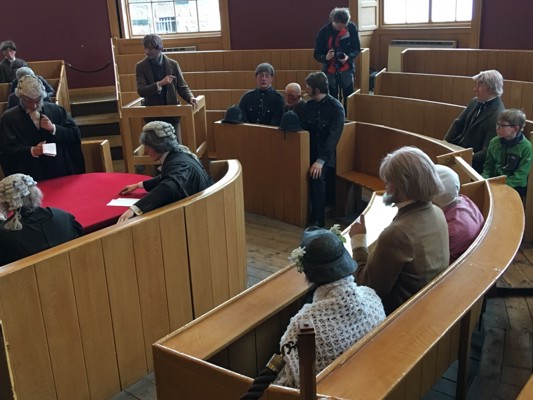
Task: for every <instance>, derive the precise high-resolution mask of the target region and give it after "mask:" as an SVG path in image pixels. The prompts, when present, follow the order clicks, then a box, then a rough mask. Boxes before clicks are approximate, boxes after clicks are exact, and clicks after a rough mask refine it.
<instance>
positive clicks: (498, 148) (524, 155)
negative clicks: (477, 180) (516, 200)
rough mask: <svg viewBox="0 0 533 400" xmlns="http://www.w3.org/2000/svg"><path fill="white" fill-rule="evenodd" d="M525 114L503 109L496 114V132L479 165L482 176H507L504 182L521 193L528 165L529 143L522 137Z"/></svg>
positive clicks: (529, 162) (522, 194) (524, 188)
mask: <svg viewBox="0 0 533 400" xmlns="http://www.w3.org/2000/svg"><path fill="white" fill-rule="evenodd" d="M525 124H526V115H525V114H524V113H523V112H522V111H520V110H517V109H512V108H510V109H507V110H504V111H502V112H500V113H499V114H498V118H497V120H496V133H497V134H498V136H496V137H494V138H492V140H491V141H490V143H489V147H488V150H487V157H486V159H485V164H484V165H483V173H482V174H481V175H482V176H483V177H484V178H491V177H494V176H500V175H505V176H507V184H508V185H509V186H511V187H512V188H514V189H516V191H518V193H520V195H521V196H524V195H525V193H526V190H527V178H528V175H529V170H530V168H531V158H532V150H531V142H530V141H529V140H528V139H527V138H526V137H525V136H524V133H523V129H524V126H525Z"/></svg>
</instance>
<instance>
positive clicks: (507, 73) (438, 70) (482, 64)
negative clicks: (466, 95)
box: [402, 49, 533, 82]
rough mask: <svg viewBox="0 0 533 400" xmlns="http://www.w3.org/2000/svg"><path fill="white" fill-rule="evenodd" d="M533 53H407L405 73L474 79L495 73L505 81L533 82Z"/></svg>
mask: <svg viewBox="0 0 533 400" xmlns="http://www.w3.org/2000/svg"><path fill="white" fill-rule="evenodd" d="M532 63H533V51H531V50H489V49H405V50H404V51H403V52H402V72H418V73H423V74H443V75H463V76H474V75H476V74H478V73H479V72H480V71H484V70H488V69H496V70H498V71H500V73H501V74H502V75H503V77H504V78H505V79H511V80H515V81H525V82H533V71H532V70H531V68H530V67H529V66H530V65H531V64H532Z"/></svg>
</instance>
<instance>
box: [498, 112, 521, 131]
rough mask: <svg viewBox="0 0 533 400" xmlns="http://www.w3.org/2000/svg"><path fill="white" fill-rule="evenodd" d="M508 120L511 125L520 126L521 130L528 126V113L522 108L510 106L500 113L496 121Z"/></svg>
mask: <svg viewBox="0 0 533 400" xmlns="http://www.w3.org/2000/svg"><path fill="white" fill-rule="evenodd" d="M502 121H505V122H508V123H509V124H511V125H514V126H519V127H520V130H522V129H524V127H525V126H526V114H525V113H524V112H523V111H522V110H518V109H516V108H508V109H507V110H503V111H501V112H500V113H499V114H498V118H497V120H496V122H498V123H500V122H502Z"/></svg>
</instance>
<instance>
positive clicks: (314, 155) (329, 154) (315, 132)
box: [302, 72, 344, 227]
mask: <svg viewBox="0 0 533 400" xmlns="http://www.w3.org/2000/svg"><path fill="white" fill-rule="evenodd" d="M305 83H306V89H305V91H306V93H307V94H308V95H309V98H310V99H311V100H309V101H308V102H307V103H306V107H305V117H304V120H303V121H302V128H303V129H305V130H307V131H309V147H310V156H309V160H310V162H311V166H310V168H309V186H310V189H311V190H310V194H311V219H310V221H311V222H310V225H314V226H318V227H323V226H324V218H325V209H326V180H327V179H334V174H333V173H332V172H333V171H334V168H335V165H336V149H337V143H338V142H339V139H340V137H341V134H342V130H343V128H344V108H343V107H342V104H341V103H340V102H339V101H338V100H337V99H335V98H333V97H332V96H331V95H329V94H328V78H327V77H326V75H325V74H324V73H323V72H313V73H311V74H309V75H308V76H307V78H305Z"/></svg>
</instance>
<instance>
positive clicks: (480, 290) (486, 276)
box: [154, 143, 524, 400]
mask: <svg viewBox="0 0 533 400" xmlns="http://www.w3.org/2000/svg"><path fill="white" fill-rule="evenodd" d="M405 144H409V143H405ZM451 158H453V156H451ZM463 166H464V165H463ZM465 168H467V169H468V168H471V167H469V166H465ZM465 174H466V175H468V173H467V172H465ZM462 192H463V193H465V194H467V195H468V196H470V197H471V198H472V199H473V200H474V201H475V202H476V203H477V204H478V206H479V207H480V209H481V210H482V211H483V214H484V215H485V218H486V222H485V226H484V227H483V229H482V231H481V233H480V235H479V237H478V238H477V239H476V240H475V241H474V243H473V244H472V246H471V247H470V248H469V249H468V250H467V251H466V252H465V253H464V254H463V255H462V256H461V257H460V258H459V259H458V260H456V261H455V262H454V263H453V264H452V265H451V266H450V268H448V269H447V270H445V271H444V272H443V273H442V274H441V275H439V276H438V277H437V278H435V279H434V280H433V281H432V282H430V283H429V284H428V285H427V286H426V287H425V288H423V289H422V290H421V291H420V292H419V293H417V294H416V295H415V296H414V297H412V298H411V299H410V300H409V301H408V302H407V303H405V304H404V305H403V306H402V307H400V308H399V309H397V310H396V311H395V312H394V313H392V314H391V315H389V316H388V317H387V318H386V320H385V321H384V322H383V323H382V324H381V325H379V326H378V327H376V328H375V329H374V330H373V331H372V332H371V333H369V334H368V335H366V336H365V337H364V338H363V339H361V340H360V341H359V342H358V343H356V344H355V345H354V346H353V347H352V348H350V349H349V350H348V351H346V352H345V353H344V354H343V355H342V356H340V357H339V358H338V359H337V360H335V362H334V363H332V364H331V365H330V366H329V367H328V368H326V369H325V370H324V371H322V372H321V373H320V374H318V376H317V393H320V394H322V395H324V396H332V398H339V399H341V398H342V399H356V398H368V399H402V400H412V399H420V398H422V397H423V396H424V394H425V393H426V392H427V391H428V390H429V389H430V388H431V386H432V385H433V384H434V383H435V382H436V381H437V380H438V379H439V378H440V377H441V375H442V374H443V372H444V371H445V370H446V369H447V368H448V366H449V365H450V364H451V363H452V362H453V361H454V360H455V359H457V358H459V360H460V366H459V373H460V377H459V394H458V396H460V395H461V393H462V394H463V395H464V377H465V376H466V365H465V363H466V360H467V358H468V348H469V341H470V333H471V332H472V329H473V327H474V325H475V323H476V322H477V316H478V315H479V312H480V309H481V302H482V297H483V295H484V293H485V292H486V291H487V290H488V289H489V288H490V287H491V286H492V285H493V284H494V282H495V281H496V279H498V277H499V276H501V274H502V273H503V272H504V271H505V268H506V267H507V265H508V264H509V263H510V261H511V260H512V259H513V257H514V255H515V253H516V251H517V249H518V247H519V244H520V239H521V234H522V231H523V226H524V219H523V215H522V214H521V213H520V212H518V211H517V209H518V206H517V205H519V202H520V199H519V197H518V195H517V194H516V193H515V192H514V190H512V189H511V188H509V187H507V186H506V185H505V184H504V182H503V181H502V180H501V179H494V180H490V181H485V180H481V181H476V182H472V183H467V184H464V185H463V187H462ZM379 203H380V202H377V203H376V201H375V198H373V199H372V201H371V203H370V205H369V209H367V210H366V211H365V212H366V213H369V212H370V211H371V209H372V208H373V207H375V206H376V205H377V204H379ZM381 207H384V206H383V205H381ZM376 214H377V215H382V213H375V214H374V215H376ZM367 215H368V214H367ZM368 220H369V221H372V219H371V218H369V219H368ZM367 225H369V226H372V225H373V224H372V223H370V224H367ZM345 233H346V232H345ZM502 233H503V235H502ZM371 241H372V239H371V240H370V242H371ZM348 242H349V241H348ZM495 246H497V247H498V249H499V251H498V252H497V254H495V253H494V252H493V251H491V249H493V248H494V247H495ZM307 290H308V284H307V283H306V281H305V278H304V276H303V275H301V274H298V273H297V272H296V268H295V266H293V265H290V266H288V267H286V268H285V269H283V270H281V271H279V272H277V273H276V274H274V275H272V276H271V277H269V278H268V279H266V280H265V281H263V282H261V283H259V284H258V285H255V286H254V287H252V288H250V289H248V290H247V291H246V292H244V293H241V294H240V295H238V296H236V297H235V298H233V299H231V300H230V301H228V302H226V303H224V304H223V305H221V306H220V307H219V308H217V309H216V310H213V311H211V312H209V313H208V314H206V315H204V316H202V317H201V318H199V319H197V320H195V321H193V322H192V323H191V324H189V325H187V326H186V327H183V328H181V329H179V330H178V331H176V332H174V333H172V334H171V335H169V336H167V337H165V338H163V339H161V340H160V341H159V342H157V343H156V344H155V345H154V367H155V373H156V387H157V395H158V399H159V400H167V399H173V398H175V395H176V393H179V394H180V398H182V399H184V400H189V399H195V400H198V399H211V398H217V399H228V400H229V399H235V398H239V396H240V395H242V394H243V393H245V392H246V390H247V389H248V387H249V386H250V385H251V383H252V381H253V378H254V377H255V376H256V374H257V373H258V372H259V371H260V370H261V369H262V367H263V366H264V365H265V363H266V361H268V358H269V356H270V355H271V354H272V353H273V352H275V351H277V350H279V349H278V345H279V339H280V335H281V333H280V332H283V331H284V326H286V324H287V321H288V315H289V316H290V315H292V314H294V312H295V309H297V308H298V307H299V304H300V301H301V299H302V298H303V296H304V295H305V293H306V292H307ZM458 293H460V295H457V294H458ZM222 321H223V322H222ZM215 329H216V331H217V335H212V332H213V330H215ZM263 398H265V399H270V400H273V399H275V400H281V399H298V398H300V394H299V391H298V390H296V389H289V388H283V387H279V386H270V387H269V388H268V389H267V391H266V392H265V394H264V396H263ZM458 398H459V397H458Z"/></svg>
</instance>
